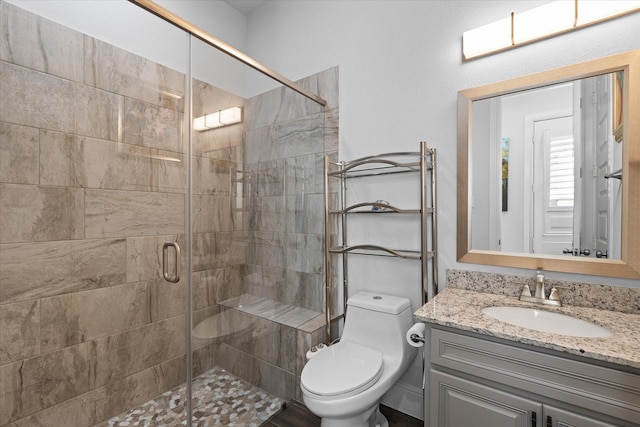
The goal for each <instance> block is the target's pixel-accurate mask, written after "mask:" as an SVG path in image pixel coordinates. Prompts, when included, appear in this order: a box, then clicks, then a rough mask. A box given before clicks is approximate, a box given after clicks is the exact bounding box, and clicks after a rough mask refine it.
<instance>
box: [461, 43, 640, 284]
mask: <svg viewBox="0 0 640 427" xmlns="http://www.w3.org/2000/svg"><path fill="white" fill-rule="evenodd" d="M457 202H458V206H457V210H458V212H457V217H458V227H457V228H458V235H457V258H458V261H460V262H469V263H476V264H488V265H497V266H507V267H520V268H530V269H542V270H549V271H562V272H569V273H579V274H590V275H601V276H612V277H624V278H640V50H636V51H631V52H626V53H621V54H617V55H613V56H609V57H605V58H601V59H597V60H593V61H589V62H586V63H581V64H576V65H571V66H567V67H563V68H559V69H554V70H550V71H546V72H542V73H538V74H533V75H529V76H525V77H521V78H517V79H513V80H508V81H504V82H498V83H494V84H490V85H486V86H481V87H477V88H472V89H467V90H463V91H460V92H458V200H457Z"/></svg>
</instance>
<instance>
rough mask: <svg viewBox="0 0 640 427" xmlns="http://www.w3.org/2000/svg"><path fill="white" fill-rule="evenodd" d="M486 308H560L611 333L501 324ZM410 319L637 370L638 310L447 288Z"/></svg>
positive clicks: (639, 353) (639, 349)
mask: <svg viewBox="0 0 640 427" xmlns="http://www.w3.org/2000/svg"><path fill="white" fill-rule="evenodd" d="M491 306H514V307H533V308H537V309H541V310H547V311H553V312H560V313H563V314H567V315H570V316H573V317H576V318H579V319H582V320H586V321H590V322H593V323H596V324H598V325H600V326H603V327H605V328H607V329H609V330H610V331H611V332H613V336H610V337H606V338H581V337H571V336H565V335H558V334H551V333H545V332H538V331H534V330H532V329H527V328H522V327H519V326H514V325H510V324H508V323H504V322H501V321H499V320H496V319H493V318H492V317H489V316H487V315H486V314H484V313H483V312H482V309H483V308H485V307H491ZM414 318H415V319H416V320H417V321H422V322H425V323H432V324H437V325H442V326H448V327H451V328H456V329H460V330H464V331H471V332H475V333H478V334H482V335H488V336H492V337H497V338H503V339H506V340H510V341H515V342H519V343H522V344H529V345H533V346H536V347H543V348H548V349H552V350H557V351H561V352H565V353H570V354H575V355H578V356H583V357H587V358H591V359H596V360H602V361H606V362H610V363H615V364H619V365H625V366H630V367H633V368H639V369H640V314H633V313H623V312H618V311H610V310H602V309H596V308H589V307H579V306H567V305H565V306H564V307H553V306H542V305H537V304H532V303H525V302H521V301H519V300H518V298H517V297H516V296H509V295H501V294H494V293H486V292H477V291H472V290H468V289H459V288H455V287H447V288H446V289H444V290H443V291H442V292H440V293H439V294H438V295H437V296H436V297H435V298H434V299H432V300H431V301H429V302H428V303H427V304H425V305H424V306H423V307H421V308H420V309H419V310H418V311H416V312H415V313H414Z"/></svg>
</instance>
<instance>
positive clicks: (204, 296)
mask: <svg viewBox="0 0 640 427" xmlns="http://www.w3.org/2000/svg"><path fill="white" fill-rule="evenodd" d="M244 102H245V101H244V99H243V98H241V97H239V96H236V95H234V94H231V93H229V92H227V91H224V90H222V89H220V88H217V87H215V86H213V85H211V84H209V83H206V82H203V81H199V80H194V81H193V115H194V117H202V116H204V115H205V114H210V113H214V112H216V111H219V110H224V109H227V108H230V107H244ZM243 140H244V123H239V124H235V125H231V126H226V127H221V128H217V129H211V130H207V131H204V132H195V133H194V135H193V157H192V166H193V180H192V193H193V208H192V214H193V245H192V249H193V271H194V273H193V282H192V283H193V301H192V307H193V310H194V311H193V326H194V327H195V326H197V325H198V324H199V323H200V322H201V321H203V320H206V319H207V318H209V317H210V316H214V315H217V314H218V313H219V312H220V307H219V306H218V304H219V302H220V301H224V300H226V299H229V298H233V297H236V296H239V295H240V294H241V293H242V280H243V275H244V263H245V259H246V256H245V247H246V245H245V235H244V232H243V229H242V225H243V224H242V218H243V214H244V207H243V206H242V204H241V202H242V199H241V198H240V199H238V194H240V195H241V194H242V182H241V181H242V167H241V166H240V167H239V166H238V165H242V155H243V152H242V144H243ZM221 320H222V319H219V320H216V322H215V325H216V326H217V327H218V328H224V325H221V324H220V322H221ZM214 332H215V331H214ZM214 335H218V336H222V337H223V339H226V337H225V335H226V334H223V333H220V332H218V333H217V334H214ZM219 341H220V339H216V340H199V339H194V341H193V348H194V375H199V374H201V373H202V372H204V371H207V370H209V369H211V368H213V367H214V366H217V365H218V364H219V363H218V356H217V351H216V350H217V346H218V343H219Z"/></svg>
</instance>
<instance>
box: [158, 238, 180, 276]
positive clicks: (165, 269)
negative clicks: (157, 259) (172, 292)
mask: <svg viewBox="0 0 640 427" xmlns="http://www.w3.org/2000/svg"><path fill="white" fill-rule="evenodd" d="M170 246H172V247H173V248H174V249H175V265H176V274H175V275H174V276H170V275H169V247H170ZM162 275H163V276H164V280H166V281H167V282H171V283H178V282H179V281H180V245H178V242H166V243H165V244H164V245H163V246H162Z"/></svg>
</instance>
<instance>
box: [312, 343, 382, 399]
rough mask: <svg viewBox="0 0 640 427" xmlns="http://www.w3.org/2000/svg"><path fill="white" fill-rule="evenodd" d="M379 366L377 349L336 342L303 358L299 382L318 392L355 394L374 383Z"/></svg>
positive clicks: (379, 375) (327, 394)
mask: <svg viewBox="0 0 640 427" xmlns="http://www.w3.org/2000/svg"><path fill="white" fill-rule="evenodd" d="M383 370H384V369H383V363H382V353H381V352H379V351H377V350H374V349H372V348H369V347H365V346H363V345H360V344H356V343H353V342H339V343H338V344H335V345H332V346H330V347H329V348H327V349H325V350H322V351H321V352H320V353H318V354H317V355H316V356H314V357H313V358H312V359H310V360H309V362H307V364H306V365H305V367H304V369H303V370H302V375H301V383H302V386H303V387H304V389H306V390H307V391H308V392H310V393H313V394H315V395H318V396H323V397H331V396H338V395H345V394H356V393H359V392H360V391H362V390H366V389H368V388H369V387H371V386H372V385H373V384H375V383H376V381H378V379H380V377H381V376H382V371H383Z"/></svg>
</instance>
